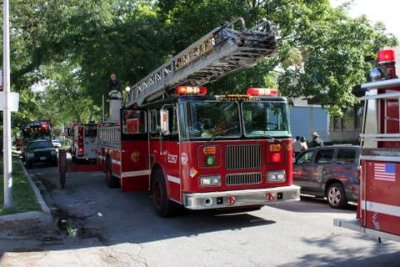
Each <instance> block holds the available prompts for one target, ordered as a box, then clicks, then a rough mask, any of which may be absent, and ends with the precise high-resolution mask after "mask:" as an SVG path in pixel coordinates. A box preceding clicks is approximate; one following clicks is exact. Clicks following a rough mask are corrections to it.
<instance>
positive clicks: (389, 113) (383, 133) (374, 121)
mask: <svg viewBox="0 0 400 267" xmlns="http://www.w3.org/2000/svg"><path fill="white" fill-rule="evenodd" d="M396 52H397V59H399V58H398V56H399V54H398V50H397V51H396V50H394V49H385V50H381V51H379V52H378V56H377V67H376V68H374V69H373V70H372V71H371V72H370V80H371V82H368V83H365V84H363V85H362V86H361V89H362V90H363V91H364V93H365V96H364V97H362V98H361V99H362V100H363V101H364V119H363V120H364V122H363V128H362V133H361V134H360V138H361V184H360V195H359V202H358V210H357V220H355V221H341V220H336V221H335V224H337V225H339V226H344V227H347V228H352V229H355V230H359V231H362V232H365V233H368V234H370V235H373V236H377V237H379V238H381V237H384V238H389V239H395V240H398V241H400V228H399V225H400V116H399V114H400V112H399V110H400V106H399V102H400V79H399V78H398V77H399V68H400V67H399V65H398V64H397V66H396ZM396 67H397V69H396Z"/></svg>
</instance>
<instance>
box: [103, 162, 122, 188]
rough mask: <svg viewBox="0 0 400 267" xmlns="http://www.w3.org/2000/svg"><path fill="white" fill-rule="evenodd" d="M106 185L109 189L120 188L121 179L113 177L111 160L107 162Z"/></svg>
mask: <svg viewBox="0 0 400 267" xmlns="http://www.w3.org/2000/svg"><path fill="white" fill-rule="evenodd" d="M106 183H107V186H108V187H109V188H117V187H118V186H119V179H118V177H115V176H114V175H112V169H111V160H110V159H109V158H107V160H106Z"/></svg>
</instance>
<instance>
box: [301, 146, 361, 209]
mask: <svg viewBox="0 0 400 267" xmlns="http://www.w3.org/2000/svg"><path fill="white" fill-rule="evenodd" d="M359 166H360V147H358V146H326V147H316V148H311V149H309V150H307V151H305V152H303V153H301V154H300V155H298V156H297V158H296V161H295V163H294V167H293V181H294V183H295V184H296V185H299V186H301V193H303V194H309V195H314V196H318V197H326V198H327V199H328V202H329V206H331V207H332V208H343V207H345V206H346V204H347V202H348V201H357V199H358V192H359V185H360V171H359Z"/></svg>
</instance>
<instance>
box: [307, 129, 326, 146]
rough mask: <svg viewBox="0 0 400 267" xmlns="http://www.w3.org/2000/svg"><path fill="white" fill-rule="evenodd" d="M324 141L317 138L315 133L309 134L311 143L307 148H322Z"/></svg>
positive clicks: (317, 135)
mask: <svg viewBox="0 0 400 267" xmlns="http://www.w3.org/2000/svg"><path fill="white" fill-rule="evenodd" d="M323 146H324V141H322V139H321V138H320V137H319V134H318V133H317V132H316V131H313V132H312V133H311V142H310V144H309V147H323Z"/></svg>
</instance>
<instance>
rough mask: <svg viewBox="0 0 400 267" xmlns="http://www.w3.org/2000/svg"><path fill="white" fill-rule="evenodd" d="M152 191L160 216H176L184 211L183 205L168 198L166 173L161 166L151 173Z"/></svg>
mask: <svg viewBox="0 0 400 267" xmlns="http://www.w3.org/2000/svg"><path fill="white" fill-rule="evenodd" d="M151 193H152V196H153V206H154V209H155V211H156V212H157V214H158V215H159V216H160V217H171V216H176V215H178V214H180V213H181V212H182V211H183V207H182V206H181V205H179V204H178V203H175V202H173V201H171V200H169V199H168V193H167V186H166V184H165V179H164V174H163V172H162V170H161V169H159V168H157V169H155V170H154V171H153V172H152V174H151Z"/></svg>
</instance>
